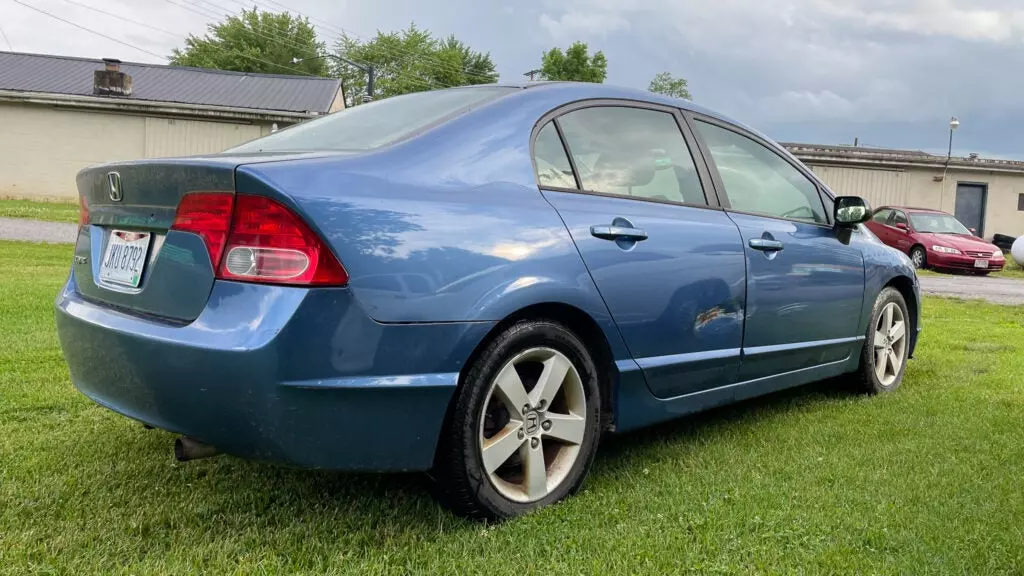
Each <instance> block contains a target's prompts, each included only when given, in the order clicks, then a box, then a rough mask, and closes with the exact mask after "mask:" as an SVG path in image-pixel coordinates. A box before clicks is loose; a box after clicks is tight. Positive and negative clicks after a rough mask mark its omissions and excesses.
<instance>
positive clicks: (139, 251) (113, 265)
mask: <svg viewBox="0 0 1024 576" xmlns="http://www.w3.org/2000/svg"><path fill="white" fill-rule="evenodd" d="M152 240H153V234H152V233H151V232H138V231H134V230H111V231H110V234H109V235H108V236H107V249H106V251H104V254H103V260H101V261H100V281H101V282H106V283H109V284H116V285H118V286H127V287H129V288H138V287H139V284H140V283H141V282H142V273H143V272H144V271H145V268H146V260H147V258H148V256H149V245H150V244H151V243H152Z"/></svg>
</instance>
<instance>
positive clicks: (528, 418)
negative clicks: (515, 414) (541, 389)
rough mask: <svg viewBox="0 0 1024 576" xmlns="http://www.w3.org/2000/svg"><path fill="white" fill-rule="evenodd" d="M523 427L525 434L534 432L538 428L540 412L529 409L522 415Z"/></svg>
mask: <svg viewBox="0 0 1024 576" xmlns="http://www.w3.org/2000/svg"><path fill="white" fill-rule="evenodd" d="M523 427H524V428H526V433H527V434H531V435H532V434H536V433H537V431H538V430H540V414H538V413H537V411H536V410H530V411H529V412H527V413H526V414H524V415H523Z"/></svg>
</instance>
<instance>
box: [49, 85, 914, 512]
mask: <svg viewBox="0 0 1024 576" xmlns="http://www.w3.org/2000/svg"><path fill="white" fill-rule="evenodd" d="M78 189H79V191H80V197H81V214H82V216H81V227H80V230H79V234H78V241H77V246H76V248H75V255H74V262H73V264H72V270H71V274H70V277H69V279H68V281H67V284H66V285H65V286H64V288H63V290H62V291H61V293H60V294H59V296H58V298H57V302H56V321H57V328H58V333H59V337H60V342H61V347H62V349H63V352H64V355H65V357H66V359H67V363H68V366H69V367H70V371H71V378H72V380H73V382H74V384H75V385H76V386H77V387H78V389H79V390H81V391H82V392H83V393H84V394H85V395H87V396H88V397H90V398H92V399H93V400H95V401H96V402H98V403H99V404H101V405H103V406H106V407H108V408H110V409H111V410H114V411H116V412H119V413H121V414H123V415H125V416H127V417H129V418H133V419H135V420H138V421H140V422H142V423H144V424H146V425H148V426H152V427H156V428H161V429H164V430H169V431H172V432H174V433H176V434H179V435H180V438H179V439H178V440H177V441H176V443H175V452H176V454H177V456H178V458H179V459H182V460H188V459H194V458H199V457H203V456H209V455H213V454H216V453H218V452H225V453H228V454H234V455H236V456H240V457H244V458H252V459H259V460H266V461H275V462H280V463H286V464H289V465H293V466H299V467H309V468H324V469H337V470H372V471H399V470H429V471H430V472H431V476H432V477H433V478H434V479H435V480H436V482H437V483H438V485H439V487H440V489H441V490H440V491H439V492H440V493H441V494H443V495H444V497H445V500H446V502H447V503H448V505H449V506H451V507H452V508H453V509H454V510H455V511H457V512H458V513H461V514H465V515H468V516H472V517H481V518H492V519H498V518H506V517H510V516H515V515H518V514H521V513H524V512H526V511H529V510H532V509H535V508H538V507H542V506H545V505H547V504H550V503H552V502H556V501H558V500H560V499H562V498H564V497H566V496H567V495H569V494H571V493H573V492H574V491H576V490H578V489H579V487H580V486H581V484H582V483H583V481H584V477H585V476H586V474H587V470H588V468H589V466H590V464H591V462H592V460H593V458H594V454H595V451H596V450H597V446H598V442H599V439H600V438H601V437H602V435H604V434H605V433H609V432H625V431H628V430H633V429H636V428H639V427H642V426H647V425H650V424H654V423H657V422H662V421H665V420H669V419H672V418H678V417H680V416H684V415H686V414H690V413H693V412H697V411H700V410H705V409H707V408H710V407H713V406H718V405H722V404H727V403H730V402H735V401H738V400H742V399H745V398H751V397H754V396H758V395H762V394H766V393H769V392H772V391H776V390H781V389H784V388H789V387H793V386H798V385H801V384H806V383H809V382H812V381H815V380H821V379H824V378H829V377H834V376H840V375H847V380H849V381H850V382H853V383H855V384H856V385H857V386H859V387H860V388H861V389H862V390H863V391H865V392H868V393H879V392H887V391H890V390H893V389H894V388H896V387H898V386H899V385H900V381H901V380H902V377H903V373H904V370H905V367H906V364H907V359H908V358H909V357H910V356H911V355H912V353H913V351H914V346H915V343H916V340H917V336H918V331H919V318H920V296H919V288H918V282H917V277H916V275H915V273H914V267H913V265H912V264H911V263H910V262H909V260H908V259H907V258H906V256H904V255H902V254H901V253H900V252H898V251H896V250H893V249H891V248H888V247H886V246H885V245H883V244H882V243H881V242H879V241H878V240H877V238H875V237H874V236H873V235H872V234H871V233H870V231H868V230H866V229H865V228H864V227H863V226H861V223H862V222H863V221H864V220H865V219H866V218H867V217H868V215H869V214H870V211H869V207H868V206H867V203H866V202H864V201H863V200H862V199H860V198H858V197H853V196H840V197H835V196H834V195H833V194H832V193H831V192H830V191H829V189H828V188H827V187H826V186H825V185H824V184H822V182H821V181H819V180H818V179H817V178H816V177H815V176H814V174H812V173H811V172H810V171H809V170H807V168H805V167H804V166H803V165H802V164H801V163H800V162H798V161H797V160H795V159H794V158H793V157H792V156H791V155H789V154H788V153H787V152H786V151H785V150H784V149H783V148H781V147H780V146H778V145H777V144H775V143H773V142H772V141H770V140H769V139H768V138H766V137H765V136H763V135H761V134H759V133H758V132H756V131H754V130H752V129H750V128H747V127H745V126H743V125H740V124H737V123H735V122H732V121H730V120H729V119H727V118H724V117H722V116H721V115H718V114H716V113H714V112H711V111H709V110H705V109H703V108H700V107H698V106H696V105H694V104H692V103H690V102H685V101H681V100H675V99H671V98H666V97H662V96H659V95H655V94H650V93H647V92H641V91H635V90H629V89H623V88H614V87H608V86H602V85H594V84H573V83H541V84H530V85H526V86H496V85H489V86H477V87H465V88H457V89H451V90H441V91H435V92H425V93H419V94H411V95H406V96H400V97H395V98H389V99H386V100H382V101H378V102H373V103H370V104H365V105H360V106H357V107H354V108H351V109H348V110H345V111H342V112H339V113H336V114H331V115H329V116H326V117H324V118H320V119H317V120H313V121H309V122H306V123H302V124H299V125H296V126H294V127H290V128H287V129H284V130H281V131H279V132H276V133H274V134H271V135H269V136H266V137H264V138H261V139H258V140H255V141H252V142H249V143H247V144H244V145H241V146H239V147H237V148H234V149H232V150H229V151H227V152H226V153H224V154H217V155H213V156H207V157H195V158H184V159H159V160H145V161H139V162H125V163H118V164H111V165H105V166H99V167H94V168H89V169H86V170H84V171H82V172H81V173H80V174H79V175H78Z"/></svg>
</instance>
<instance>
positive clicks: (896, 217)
mask: <svg viewBox="0 0 1024 576" xmlns="http://www.w3.org/2000/svg"><path fill="white" fill-rule="evenodd" d="M897 224H903V225H904V226H910V223H909V222H907V215H906V214H904V213H903V212H900V211H899V210H896V211H895V212H894V213H893V215H892V225H893V226H895V225H897Z"/></svg>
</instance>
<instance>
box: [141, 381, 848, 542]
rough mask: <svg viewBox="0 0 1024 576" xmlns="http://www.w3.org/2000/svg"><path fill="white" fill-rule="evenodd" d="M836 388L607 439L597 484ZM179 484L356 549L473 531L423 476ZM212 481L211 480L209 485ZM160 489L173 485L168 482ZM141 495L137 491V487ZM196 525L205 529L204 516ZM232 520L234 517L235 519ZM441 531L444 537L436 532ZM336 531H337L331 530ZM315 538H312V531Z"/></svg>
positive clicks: (226, 478) (228, 477) (292, 474)
mask: <svg viewBox="0 0 1024 576" xmlns="http://www.w3.org/2000/svg"><path fill="white" fill-rule="evenodd" d="M845 390H846V389H845V388H844V387H843V386H842V384H841V383H839V382H836V381H832V380H829V381H824V382H820V383H816V384H811V385H808V386H803V387H799V388H794V389H790V390H786V391H782V392H778V393H775V394H771V395H768V396H764V397H761V398H756V399H751V400H747V401H744V402H741V403H738V404H734V405H730V406H725V407H721V408H716V409H713V410H710V411H708V412H704V413H701V414H697V415H694V416H690V417H687V418H684V419H681V420H678V421H673V422H669V423H665V424H660V425H657V426H654V427H651V428H647V429H644V430H640V431H637V432H633V433H629V434H625V435H622V436H615V435H610V436H607V437H606V438H605V439H604V441H603V443H602V446H601V447H600V449H599V451H598V458H597V460H598V461H597V465H596V466H595V468H594V470H593V475H594V477H595V478H599V477H601V476H603V475H605V474H614V473H615V471H616V470H617V469H618V470H621V469H622V468H624V467H634V466H635V467H641V468H642V467H643V464H644V460H645V459H647V458H650V457H651V456H652V455H653V453H654V452H655V451H656V450H657V449H658V448H659V446H662V445H664V444H665V443H666V442H671V443H691V442H696V441H697V437H698V436H700V442H701V443H707V442H708V441H711V442H714V441H715V439H716V438H717V437H720V436H723V435H724V434H726V433H728V430H729V427H730V426H733V425H737V424H740V423H744V424H751V423H757V422H759V421H761V420H767V419H770V418H777V417H779V416H782V415H785V414H787V413H790V412H792V411H795V410H800V409H804V408H806V407H807V406H808V405H812V404H815V403H819V402H823V401H828V400H831V399H836V398H844V397H849V396H850V393H849V392H847V391H845ZM176 469H177V470H178V472H179V474H178V476H179V479H178V481H180V482H188V481H193V482H200V483H204V484H210V485H209V486H207V489H208V496H207V497H208V498H210V499H211V503H210V505H211V507H212V510H213V511H210V513H211V514H213V513H215V515H216V517H217V518H218V520H219V522H221V523H222V528H223V527H224V525H227V526H238V527H243V526H244V525H245V524H246V522H250V521H251V516H252V515H253V514H254V513H255V514H257V515H259V517H260V518H261V524H262V525H263V526H264V527H265V528H267V529H269V530H271V531H274V530H288V529H289V528H291V527H293V526H295V525H296V523H299V524H302V525H307V526H314V527H315V526H318V525H319V526H322V527H324V530H323V531H321V535H327V534H329V533H330V532H332V531H334V530H335V529H338V527H340V528H342V529H344V530H345V531H347V532H348V533H349V534H350V535H351V534H354V533H357V532H358V533H361V534H362V536H360V537H358V538H357V540H359V541H360V547H366V548H368V549H372V548H374V547H376V546H378V540H377V538H385V537H389V536H391V535H393V534H394V533H395V532H396V530H397V531H401V532H406V533H410V532H411V533H414V534H415V537H416V538H417V539H418V540H432V539H434V538H441V537H444V533H449V534H450V533H452V532H463V531H466V530H475V529H478V528H477V526H478V525H476V524H474V523H472V522H469V521H465V520H462V519H459V518H456V517H454V516H453V515H451V514H450V513H449V512H447V511H446V510H444V509H443V508H441V506H440V505H439V504H438V503H437V500H436V498H435V497H434V488H433V484H432V482H431V480H430V479H429V478H428V477H427V475H426V474H422V473H410V474H355V473H339V472H326V471H309V470H296V469H290V468H285V467H281V466H276V465H270V464H263V463H258V462H248V461H244V460H239V459H235V458H219V459H217V460H215V461H210V462H207V463H204V462H195V463H189V464H184V465H180V466H177V467H176ZM207 478H209V480H207ZM137 480H140V481H141V483H143V484H147V485H148V486H146V487H145V488H143V490H145V489H150V490H153V489H155V490H160V488H159V487H158V486H155V485H154V482H155V480H154V479H153V478H140V479H137ZM164 480H165V481H169V482H173V481H174V480H173V479H171V478H166V477H165V478H164ZM140 488H142V487H141V486H140ZM203 515H205V514H200V515H199V516H200V517H196V518H194V520H197V521H200V522H202V521H203V518H202V517H201V516H203ZM232 516H234V517H232ZM439 526H443V529H439ZM328 527H334V528H328ZM314 532H315V531H314Z"/></svg>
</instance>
